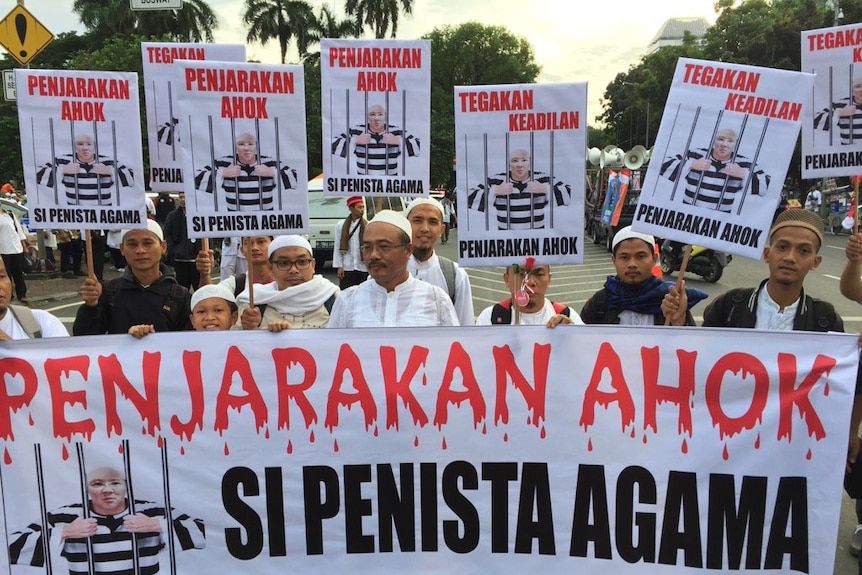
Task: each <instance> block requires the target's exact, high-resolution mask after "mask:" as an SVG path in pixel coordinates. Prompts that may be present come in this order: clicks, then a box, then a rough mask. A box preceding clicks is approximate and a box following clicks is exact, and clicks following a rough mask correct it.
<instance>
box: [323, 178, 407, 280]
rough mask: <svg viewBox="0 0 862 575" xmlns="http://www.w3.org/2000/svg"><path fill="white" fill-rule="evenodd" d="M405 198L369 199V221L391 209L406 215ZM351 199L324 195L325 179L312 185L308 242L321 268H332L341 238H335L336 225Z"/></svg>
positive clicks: (367, 203) (367, 210) (343, 216)
mask: <svg viewBox="0 0 862 575" xmlns="http://www.w3.org/2000/svg"><path fill="white" fill-rule="evenodd" d="M404 207H405V202H404V198H402V197H400V196H386V197H374V198H371V197H367V198H366V201H365V217H366V218H368V219H369V220H370V219H371V218H373V217H374V214H375V213H376V212H377V210H382V209H389V210H396V211H399V212H403V211H404ZM347 215H348V211H347V197H344V196H342V197H336V196H330V197H325V196H324V195H323V175H320V176H317V177H316V178H314V179H313V180H309V182H308V222H309V230H310V231H309V234H308V241H309V242H310V243H311V248H312V250H313V252H314V259H315V260H316V261H317V268H318V269H322V268H323V267H325V266H327V265H332V250H333V249H335V244H336V242H338V241H339V238H336V237H335V224H337V223H338V222H340V221H341V220H343V219H344V218H346V217H347Z"/></svg>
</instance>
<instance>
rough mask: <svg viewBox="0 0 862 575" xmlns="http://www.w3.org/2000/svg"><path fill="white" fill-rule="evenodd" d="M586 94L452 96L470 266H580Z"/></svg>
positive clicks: (529, 90) (463, 244) (558, 90)
mask: <svg viewBox="0 0 862 575" xmlns="http://www.w3.org/2000/svg"><path fill="white" fill-rule="evenodd" d="M586 101H587V85H586V84H540V85H537V84H514V85H504V86H469V87H467V86H459V87H456V88H455V149H456V152H457V157H458V175H457V177H458V198H457V201H458V223H459V226H458V257H459V261H460V262H461V263H462V264H463V265H473V266H477V265H485V266H490V265H509V264H511V263H513V262H514V261H516V260H520V259H523V258H524V257H525V256H532V257H535V258H536V260H537V262H539V263H541V264H571V263H581V262H583V243H584V238H583V233H582V231H583V229H584V183H585V178H584V170H585V168H586V160H585V157H584V150H585V149H586V133H587V125H586V121H585V118H586Z"/></svg>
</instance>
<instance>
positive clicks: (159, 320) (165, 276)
mask: <svg viewBox="0 0 862 575" xmlns="http://www.w3.org/2000/svg"><path fill="white" fill-rule="evenodd" d="M166 249H167V244H165V240H164V236H163V235H162V228H161V226H159V224H158V223H157V222H156V221H154V220H149V219H148V220H147V227H146V228H136V229H132V230H127V231H126V232H124V233H123V236H122V240H121V243H120V250H121V251H122V253H123V256H124V257H125V258H126V262H127V267H126V271H125V272H123V275H122V276H120V277H119V278H115V279H112V280H108V281H106V282H105V283H104V284H102V283H100V282H99V281H98V280H96V279H95V278H87V279H86V280H84V284H83V285H82V286H81V290H80V291H81V296H82V298H83V299H84V304H83V305H82V306H81V307H80V308H78V314H77V316H76V317H75V323H74V324H73V326H72V333H73V334H74V335H97V334H103V333H127V332H128V331H129V328H130V327H132V326H133V325H139V324H152V325H153V328H154V330H155V331H184V330H191V329H192V325H191V322H190V321H189V313H190V312H191V307H190V302H191V295H190V294H189V292H188V290H186V288H184V287H182V286H181V285H179V284H178V283H177V281H176V278H175V277H174V275H173V272H172V271H171V270H170V269H169V268H167V267H165V266H164V264H162V263H161V258H162V255H163V254H164V253H165V250H166Z"/></svg>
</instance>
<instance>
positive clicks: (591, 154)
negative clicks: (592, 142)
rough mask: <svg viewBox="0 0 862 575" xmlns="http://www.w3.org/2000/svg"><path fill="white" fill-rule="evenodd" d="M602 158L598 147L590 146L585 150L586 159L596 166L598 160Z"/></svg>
mask: <svg viewBox="0 0 862 575" xmlns="http://www.w3.org/2000/svg"><path fill="white" fill-rule="evenodd" d="M601 159H602V151H601V150H600V149H598V148H590V149H589V150H587V161H588V162H589V163H590V164H591V165H593V166H598V165H599V161H601Z"/></svg>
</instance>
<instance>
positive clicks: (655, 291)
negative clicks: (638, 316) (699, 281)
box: [605, 276, 707, 315]
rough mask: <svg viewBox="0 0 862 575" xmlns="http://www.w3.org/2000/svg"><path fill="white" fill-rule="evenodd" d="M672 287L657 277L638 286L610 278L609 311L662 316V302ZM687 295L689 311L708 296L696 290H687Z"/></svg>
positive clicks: (613, 277)
mask: <svg viewBox="0 0 862 575" xmlns="http://www.w3.org/2000/svg"><path fill="white" fill-rule="evenodd" d="M672 285H673V283H672V282H668V283H665V282H664V281H662V280H660V279H659V278H657V277H656V276H650V277H649V279H647V280H646V281H644V282H642V283H639V284H636V285H633V284H626V283H623V282H621V281H620V278H619V277H618V276H608V281H606V282H605V289H606V290H607V292H608V309H609V310H614V311H622V310H628V311H633V312H636V313H646V314H652V315H656V314H660V313H661V301H662V300H663V299H664V296H665V295H667V293H668V287H670V286H672ZM685 293H686V294H687V295H688V308H689V309H691V308H692V306H694V305H695V304H696V303H697V302H699V301H701V300H703V299H706V297H707V294H705V293H704V292H702V291H700V290H699V289H695V288H686V289H685Z"/></svg>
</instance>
